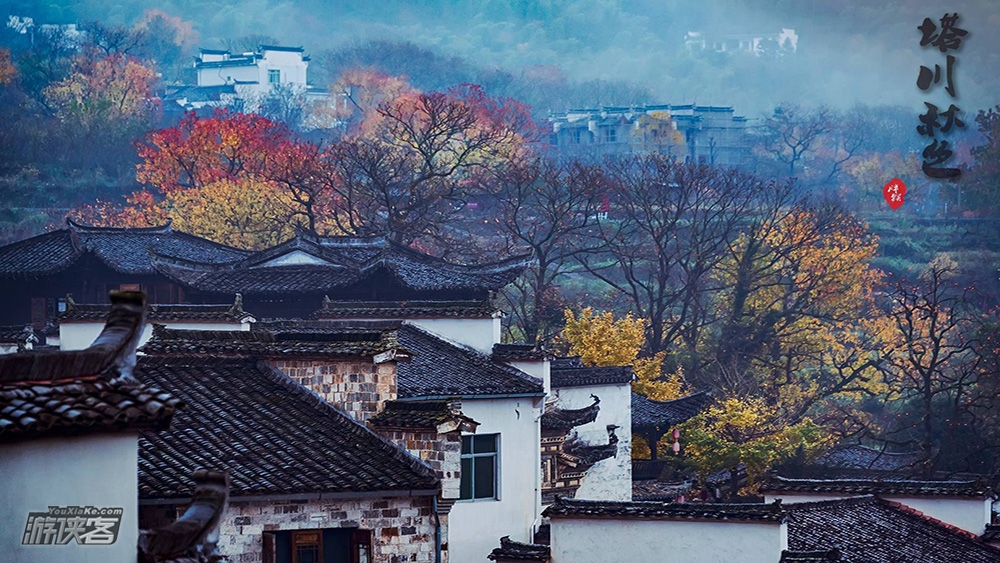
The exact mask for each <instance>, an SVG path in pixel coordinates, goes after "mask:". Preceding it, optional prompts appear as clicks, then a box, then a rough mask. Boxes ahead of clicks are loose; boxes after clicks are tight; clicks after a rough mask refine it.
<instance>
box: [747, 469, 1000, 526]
mask: <svg viewBox="0 0 1000 563" xmlns="http://www.w3.org/2000/svg"><path fill="white" fill-rule="evenodd" d="M760 490H761V493H763V494H764V501H765V502H773V501H775V500H781V501H782V502H783V503H785V504H791V503H803V502H821V501H830V500H841V499H849V498H856V497H861V496H865V495H877V496H878V497H879V498H881V499H884V500H886V501H889V502H896V503H899V504H902V505H905V506H907V507H909V508H911V509H913V510H917V511H919V512H921V513H923V514H925V515H927V516H929V517H931V518H935V519H937V520H940V521H941V522H944V523H946V524H950V525H952V526H956V527H958V528H960V529H962V530H965V531H967V532H969V533H971V534H974V535H976V536H981V535H983V533H984V532H985V531H986V526H987V525H989V524H992V523H993V501H994V500H995V499H996V495H995V494H994V493H993V491H992V490H991V489H990V488H989V487H988V486H987V485H986V484H985V483H983V482H980V481H915V480H906V479H885V480H874V479H789V478H786V477H780V476H774V477H772V478H771V479H769V480H768V481H767V482H766V483H764V484H763V485H762V486H761V489H760Z"/></svg>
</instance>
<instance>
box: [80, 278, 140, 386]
mask: <svg viewBox="0 0 1000 563" xmlns="http://www.w3.org/2000/svg"><path fill="white" fill-rule="evenodd" d="M110 298H111V311H110V312H109V313H108V320H107V322H106V323H105V324H104V330H102V331H101V334H99V335H98V336H97V338H96V339H95V340H94V343H93V344H91V345H90V349H105V350H108V352H109V353H113V354H114V356H113V359H112V361H111V365H110V366H108V367H109V368H110V367H113V368H114V373H115V378H121V379H123V380H131V381H134V380H135V378H134V377H133V376H132V372H133V371H134V370H135V351H136V348H137V347H138V346H139V339H140V338H141V337H142V329H143V327H145V325H146V294H145V293H143V292H141V291H112V292H111V293H110Z"/></svg>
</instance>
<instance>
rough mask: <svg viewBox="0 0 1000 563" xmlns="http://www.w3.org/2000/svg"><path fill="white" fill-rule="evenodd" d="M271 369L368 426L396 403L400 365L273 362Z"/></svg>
mask: <svg viewBox="0 0 1000 563" xmlns="http://www.w3.org/2000/svg"><path fill="white" fill-rule="evenodd" d="M270 363H271V365H273V366H274V367H275V368H277V369H279V370H281V371H283V372H284V373H286V374H287V375H288V376H289V377H291V378H292V379H294V380H295V381H297V382H298V383H301V384H302V385H304V386H305V387H307V388H308V389H310V390H311V391H312V392H314V393H316V394H317V395H319V396H320V397H323V398H324V399H326V401H327V402H328V403H330V404H331V405H334V406H336V407H337V408H338V409H340V410H342V411H343V412H345V413H347V414H348V415H349V416H351V417H352V418H354V419H355V420H357V421H358V422H361V423H364V422H365V421H367V420H368V419H369V418H371V417H372V416H375V415H376V414H378V412H379V411H380V410H382V405H383V404H384V403H385V402H386V401H394V400H395V399H396V364H394V363H392V362H386V363H383V364H374V363H372V362H371V361H367V362H362V361H330V360H325V359H324V360H308V359H306V360H303V359H297V360H272V361H270Z"/></svg>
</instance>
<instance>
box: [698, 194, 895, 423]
mask: <svg viewBox="0 0 1000 563" xmlns="http://www.w3.org/2000/svg"><path fill="white" fill-rule="evenodd" d="M876 252H877V245H876V241H875V239H874V237H872V236H871V235H869V234H868V233H867V230H866V228H865V226H864V225H863V224H861V223H860V222H859V221H857V220H856V219H854V218H853V217H851V216H849V215H846V214H843V213H841V212H840V211H839V210H837V209H828V208H824V209H818V210H809V209H806V208H802V207H790V208H783V207H775V208H774V209H773V210H772V212H771V213H768V214H764V215H762V216H760V217H759V218H757V219H755V220H753V221H751V222H750V224H749V225H748V226H747V228H746V229H745V230H744V232H743V233H742V234H741V236H740V237H739V238H738V239H737V240H736V241H734V243H733V244H732V245H731V246H730V248H729V249H728V256H727V258H726V259H725V260H724V261H723V262H722V263H721V264H720V266H721V267H720V269H719V271H718V276H719V278H718V279H719V281H720V282H721V283H722V284H723V286H725V287H726V289H725V290H724V291H723V292H721V293H720V295H719V299H718V301H717V306H718V308H719V321H720V322H719V325H718V328H717V333H716V335H715V344H714V346H713V347H714V350H715V351H714V353H713V354H712V355H713V356H714V361H713V363H712V365H711V366H709V367H708V368H707V369H708V371H709V372H710V373H711V374H712V379H713V380H714V381H715V383H716V386H717V388H718V389H719V390H720V391H721V392H723V393H725V394H726V395H731V396H737V397H745V396H756V397H768V398H769V399H770V400H771V401H773V404H775V405H777V406H778V407H779V408H780V409H781V412H782V415H783V416H784V417H786V418H787V420H789V421H790V422H789V423H792V424H794V423H796V422H797V421H800V420H803V419H804V418H805V417H808V416H810V415H812V416H813V417H814V418H816V419H817V420H818V421H819V422H821V423H827V422H829V423H830V424H833V425H834V426H836V427H837V430H838V432H846V431H848V430H847V428H848V427H850V426H852V425H857V424H859V422H858V421H856V420H853V418H855V417H857V416H858V413H857V412H856V410H855V408H854V407H855V406H856V402H857V400H859V399H861V398H863V397H866V396H875V395H878V394H880V393H884V392H885V391H886V390H887V389H886V385H885V382H884V380H883V378H882V377H881V371H880V368H881V367H882V364H883V362H884V361H885V358H884V355H883V354H884V353H885V352H886V350H887V347H886V343H885V342H884V340H883V339H882V338H881V337H880V334H881V332H880V331H881V325H880V324H879V322H880V318H881V317H880V315H879V313H878V311H877V310H876V308H875V304H874V292H875V289H876V287H877V286H878V283H879V281H880V279H881V274H880V272H878V271H877V270H875V269H873V268H872V267H871V260H872V259H873V258H874V257H875V255H876ZM819 413H822V415H820V414H819Z"/></svg>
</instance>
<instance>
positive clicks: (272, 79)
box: [267, 69, 281, 84]
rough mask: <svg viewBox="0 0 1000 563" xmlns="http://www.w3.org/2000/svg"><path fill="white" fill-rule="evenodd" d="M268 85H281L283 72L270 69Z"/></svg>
mask: <svg viewBox="0 0 1000 563" xmlns="http://www.w3.org/2000/svg"><path fill="white" fill-rule="evenodd" d="M267 83H268V84H281V71H280V70H277V69H269V70H268V71H267Z"/></svg>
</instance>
